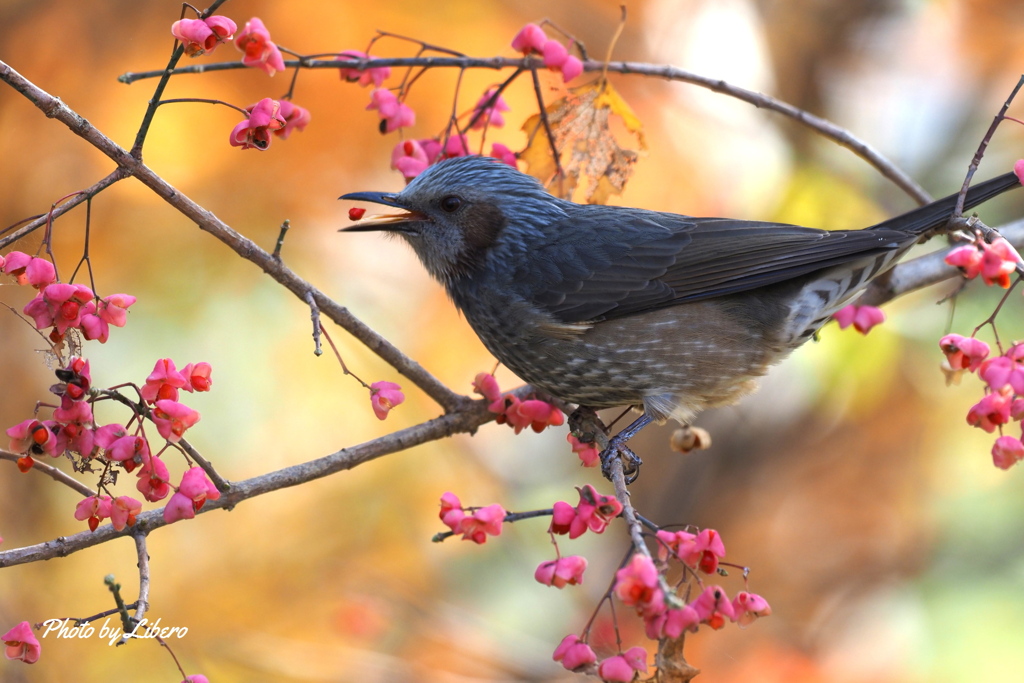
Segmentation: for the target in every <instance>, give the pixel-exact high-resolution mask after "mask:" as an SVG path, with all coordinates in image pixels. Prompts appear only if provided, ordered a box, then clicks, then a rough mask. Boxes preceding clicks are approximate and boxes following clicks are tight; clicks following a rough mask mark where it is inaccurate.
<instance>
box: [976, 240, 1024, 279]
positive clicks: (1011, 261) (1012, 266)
mask: <svg viewBox="0 0 1024 683" xmlns="http://www.w3.org/2000/svg"><path fill="white" fill-rule="evenodd" d="M981 250H982V254H981V279H982V280H984V281H985V284H986V285H999V286H1000V287H1002V288H1003V289H1007V288H1009V286H1010V274H1011V273H1013V272H1014V271H1015V270H1016V269H1017V264H1018V263H1020V254H1018V253H1017V250H1016V249H1014V248H1013V245H1012V244H1010V243H1009V242H1007V241H1006V240H1005V239H1004V238H1002V237H997V238H996V239H994V240H992V244H984V243H983V244H982V245H981Z"/></svg>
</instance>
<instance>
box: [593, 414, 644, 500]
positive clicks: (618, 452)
mask: <svg viewBox="0 0 1024 683" xmlns="http://www.w3.org/2000/svg"><path fill="white" fill-rule="evenodd" d="M650 423H651V418H650V417H648V415H647V413H644V414H643V415H641V416H640V417H638V418H637V419H635V420H633V422H632V423H631V424H630V425H629V426H628V427H626V428H625V429H623V430H622V431H621V432H619V433H618V434H616V435H615V436H613V437H612V438H611V439H610V440H609V441H608V446H607V448H605V449H604V450H603V451H601V472H602V473H603V474H604V476H605V477H608V478H609V479H610V478H611V469H610V468H611V463H612V460H614V459H615V458H622V471H623V474H625V475H626V483H627V484H632V483H633V482H634V481H636V478H637V477H638V476H640V465H642V464H643V461H642V460H640V458H639V456H637V454H636V453H634V452H633V451H632V450H630V448H629V447H628V446H626V442H627V441H629V440H630V439H632V438H633V437H634V436H635V435H636V433H637V432H639V431H640V430H641V429H643V428H644V427H646V426H647V425H649V424H650Z"/></svg>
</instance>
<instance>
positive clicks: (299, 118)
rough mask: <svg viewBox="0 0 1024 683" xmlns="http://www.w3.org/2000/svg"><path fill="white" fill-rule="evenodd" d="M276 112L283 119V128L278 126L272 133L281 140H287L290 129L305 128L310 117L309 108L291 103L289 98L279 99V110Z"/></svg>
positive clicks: (300, 129) (299, 129) (290, 132)
mask: <svg viewBox="0 0 1024 683" xmlns="http://www.w3.org/2000/svg"><path fill="white" fill-rule="evenodd" d="M278 113H279V114H280V117H281V118H282V119H284V128H278V129H276V130H274V131H273V133H274V135H276V136H278V137H279V138H281V139H282V140H287V139H288V136H289V135H291V134H292V131H296V130H297V131H303V130H305V129H306V126H307V125H309V121H310V119H311V118H312V116H311V115H310V113H309V110H307V109H305V108H303V107H300V106H299V105H297V104H292V102H291V101H290V100H281V110H280V111H279V112H278Z"/></svg>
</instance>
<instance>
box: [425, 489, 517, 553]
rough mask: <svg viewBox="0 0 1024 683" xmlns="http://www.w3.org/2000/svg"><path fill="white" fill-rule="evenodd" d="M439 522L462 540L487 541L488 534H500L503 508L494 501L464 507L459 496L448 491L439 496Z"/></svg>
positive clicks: (503, 515) (503, 514)
mask: <svg viewBox="0 0 1024 683" xmlns="http://www.w3.org/2000/svg"><path fill="white" fill-rule="evenodd" d="M438 516H439V517H440V518H441V522H442V523H444V525H445V526H446V527H448V528H449V529H451V531H452V533H453V534H462V540H464V541H473V542H474V543H476V544H483V543H486V542H487V537H488V536H500V535H501V527H502V524H503V523H504V521H505V509H504V508H503V507H501V506H500V505H498V504H497V503H494V504H493V505H488V506H487V507H482V508H464V507H462V503H461V502H460V501H459V497H458V496H456V495H455V494H454V493H451V492H448V493H445V494H444V495H443V496H441V512H440V514H439V515H438Z"/></svg>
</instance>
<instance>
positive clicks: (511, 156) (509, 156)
mask: <svg viewBox="0 0 1024 683" xmlns="http://www.w3.org/2000/svg"><path fill="white" fill-rule="evenodd" d="M491 156H492V157H494V158H495V159H497V160H498V161H500V162H501V163H503V164H508V165H509V166H511V167H512V168H519V158H518V157H517V156H516V153H515V152H513V151H512V150H510V149H509V148H508V147H506V146H505V145H503V144H501V143H500V142H495V143H494V144H493V145H491Z"/></svg>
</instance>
